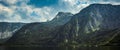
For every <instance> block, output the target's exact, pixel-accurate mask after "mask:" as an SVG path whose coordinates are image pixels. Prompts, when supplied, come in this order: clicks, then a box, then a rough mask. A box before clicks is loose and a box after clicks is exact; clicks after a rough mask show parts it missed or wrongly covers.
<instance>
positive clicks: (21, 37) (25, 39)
mask: <svg viewBox="0 0 120 50" xmlns="http://www.w3.org/2000/svg"><path fill="white" fill-rule="evenodd" d="M71 17H72V14H71V13H67V12H65V13H64V12H59V13H58V14H57V15H56V17H55V18H54V19H53V20H52V21H49V22H42V23H30V24H27V25H25V26H23V27H22V28H21V29H20V30H18V31H17V32H16V34H15V35H13V37H12V38H11V39H10V40H8V43H11V44H13V43H14V44H27V45H29V44H38V45H39V44H41V45H42V44H43V45H45V44H46V43H47V44H49V41H50V40H51V39H52V38H53V37H54V36H55V34H53V33H51V32H53V31H54V30H56V29H58V28H59V26H61V25H64V24H65V23H66V22H68V21H69V20H70V19H71Z"/></svg>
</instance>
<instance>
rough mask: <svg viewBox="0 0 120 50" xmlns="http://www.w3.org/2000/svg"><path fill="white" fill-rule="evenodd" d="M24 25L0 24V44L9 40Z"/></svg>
mask: <svg viewBox="0 0 120 50" xmlns="http://www.w3.org/2000/svg"><path fill="white" fill-rule="evenodd" d="M24 24H25V23H10V22H0V43H1V42H3V41H6V39H8V38H10V37H11V36H12V35H13V33H14V32H15V31H17V30H18V29H20V28H21V27H22V26H23V25H24Z"/></svg>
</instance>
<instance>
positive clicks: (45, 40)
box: [6, 4, 120, 46]
mask: <svg viewBox="0 0 120 50" xmlns="http://www.w3.org/2000/svg"><path fill="white" fill-rule="evenodd" d="M58 14H61V15H58V16H56V17H55V18H54V19H53V20H52V21H50V22H45V23H31V24H27V25H25V26H24V27H22V28H21V29H20V30H19V31H17V32H16V33H15V34H14V35H13V37H12V38H11V39H9V40H8V41H7V42H6V43H7V44H21V45H33V44H37V45H41V46H49V45H54V46H65V45H77V46H99V45H106V44H108V43H109V42H110V41H111V40H113V39H114V38H115V37H116V35H119V34H120V33H119V32H120V15H119V14H120V5H111V4H91V5H90V6H88V7H86V8H84V9H83V10H81V11H80V12H79V13H77V14H75V15H71V14H70V13H61V12H60V13H58ZM66 14H67V15H66ZM66 16H67V17H66ZM65 21H67V22H65ZM111 44H112V43H111Z"/></svg>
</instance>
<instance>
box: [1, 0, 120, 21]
mask: <svg viewBox="0 0 120 50" xmlns="http://www.w3.org/2000/svg"><path fill="white" fill-rule="evenodd" d="M93 3H101V4H108V3H110V4H114V5H119V4H120V0H0V22H25V23H26V22H27V23H29V22H45V21H46V20H51V19H53V18H54V17H55V15H56V14H57V13H58V12H71V13H73V14H75V13H78V12H80V10H81V9H83V8H85V7H86V6H89V5H90V4H93Z"/></svg>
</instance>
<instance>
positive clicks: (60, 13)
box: [57, 12, 73, 16]
mask: <svg viewBox="0 0 120 50" xmlns="http://www.w3.org/2000/svg"><path fill="white" fill-rule="evenodd" d="M62 15H70V16H72V15H73V14H72V13H70V12H58V14H57V16H62Z"/></svg>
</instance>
